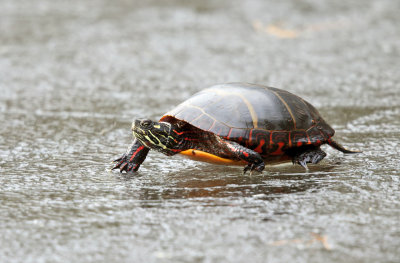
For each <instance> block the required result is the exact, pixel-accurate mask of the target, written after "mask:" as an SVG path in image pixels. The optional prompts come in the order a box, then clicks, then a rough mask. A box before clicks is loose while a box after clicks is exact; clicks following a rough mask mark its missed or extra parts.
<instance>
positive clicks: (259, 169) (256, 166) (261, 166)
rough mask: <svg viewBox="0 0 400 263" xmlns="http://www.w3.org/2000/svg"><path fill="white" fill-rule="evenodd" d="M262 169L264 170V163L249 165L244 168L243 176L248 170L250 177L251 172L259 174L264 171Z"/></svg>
mask: <svg viewBox="0 0 400 263" xmlns="http://www.w3.org/2000/svg"><path fill="white" fill-rule="evenodd" d="M264 168H265V164H264V162H261V163H259V164H255V163H249V164H247V165H246V166H245V167H244V169H243V174H246V173H247V171H249V170H250V175H251V174H252V173H253V171H257V172H259V173H261V172H262V171H263V170H264Z"/></svg>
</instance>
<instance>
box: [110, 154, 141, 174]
mask: <svg viewBox="0 0 400 263" xmlns="http://www.w3.org/2000/svg"><path fill="white" fill-rule="evenodd" d="M113 162H116V163H117V164H115V166H114V167H113V168H111V170H115V169H119V172H120V173H122V172H124V171H125V172H126V173H133V172H136V171H137V170H138V169H139V165H137V164H134V163H130V162H129V160H128V157H127V154H124V155H122V156H121V157H120V158H118V159H116V160H114V161H113Z"/></svg>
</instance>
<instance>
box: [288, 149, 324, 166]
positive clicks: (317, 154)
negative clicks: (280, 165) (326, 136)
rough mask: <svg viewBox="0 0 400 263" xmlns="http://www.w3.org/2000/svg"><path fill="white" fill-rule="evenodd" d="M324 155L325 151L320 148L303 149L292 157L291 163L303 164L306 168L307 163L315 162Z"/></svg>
mask: <svg viewBox="0 0 400 263" xmlns="http://www.w3.org/2000/svg"><path fill="white" fill-rule="evenodd" d="M325 156H326V153H325V152H324V151H322V150H320V149H317V150H310V151H305V152H302V153H301V154H299V155H297V156H295V157H294V158H293V164H296V163H298V164H300V165H301V166H303V167H304V169H306V170H308V167H307V163H313V164H317V163H319V162H320V161H321V160H322V159H324V157H325Z"/></svg>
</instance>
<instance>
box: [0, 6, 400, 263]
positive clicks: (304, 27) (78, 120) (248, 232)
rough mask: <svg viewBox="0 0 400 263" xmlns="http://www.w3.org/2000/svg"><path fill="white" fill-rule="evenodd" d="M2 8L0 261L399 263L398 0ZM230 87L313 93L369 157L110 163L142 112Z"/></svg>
mask: <svg viewBox="0 0 400 263" xmlns="http://www.w3.org/2000/svg"><path fill="white" fill-rule="evenodd" d="M0 5H1V8H0V17H1V18H0V32H1V34H0V92H1V95H0V120H1V126H0V173H1V176H0V187H1V191H0V204H1V206H0V233H1V235H0V258H1V261H2V262H67V261H68V262H399V258H400V223H399V221H400V187H399V185H400V176H399V170H400V162H399V161H400V158H399V138H400V132H399V131H400V86H399V83H400V71H399V68H400V61H399V55H400V34H399V33H400V32H399V24H400V17H399V16H398V10H399V9H400V5H399V2H397V1H391V0H386V1H385V0H381V1H363V0H354V1H342V2H337V1H325V2H323V1H317V0H315V1H312V0H307V1H282V2H278V1H179V0H176V1H169V2H168V3H166V1H147V2H145V3H144V1H136V2H135V1H126V0H119V1H105V0H104V1H101V0H98V1H97V0H91V1H53V0H40V1H39V0H38V1H27V0H21V1H14V0H1V1H0ZM232 81H235V82H237V81H244V82H252V83H260V84H264V85H269V86H275V87H278V88H283V89H286V90H288V91H291V92H293V93H296V94H298V95H300V96H302V97H304V98H305V99H307V100H308V101H309V102H311V103H312V104H313V105H314V106H316V107H317V108H318V109H319V111H320V113H321V115H322V116H323V117H324V118H325V119H326V120H327V121H328V122H329V123H330V124H331V125H332V126H333V127H334V128H335V129H336V131H337V133H336V136H335V138H336V139H337V140H338V141H340V142H342V143H343V144H344V145H346V146H347V147H350V148H358V149H361V150H362V151H363V153H362V154H357V155H343V154H342V153H340V152H337V151H335V150H333V149H331V148H329V147H325V148H324V149H325V150H326V151H327V153H328V156H327V157H326V158H325V159H324V161H323V162H321V164H319V165H316V166H312V167H310V170H309V171H308V172H306V171H304V169H302V168H301V167H300V166H292V165H283V166H273V167H267V168H266V169H265V171H264V172H263V173H262V174H253V175H252V176H243V175H242V173H241V168H237V167H223V166H213V165H210V164H204V163H197V162H194V161H188V160H186V159H182V158H178V157H176V158H175V157H174V158H168V157H165V156H163V155H161V154H159V153H153V152H151V153H150V155H149V156H148V158H147V160H146V162H145V163H144V164H143V166H142V167H141V170H140V172H139V173H138V174H137V175H135V176H126V175H120V174H119V173H117V172H110V171H109V168H110V161H111V160H113V159H115V158H117V157H119V155H120V154H122V153H123V152H124V151H125V149H126V147H127V146H128V145H129V143H130V141H131V140H132V138H131V133H130V124H131V121H132V120H133V119H135V118H137V117H149V118H153V119H157V118H159V117H160V116H161V115H162V114H163V113H164V112H166V111H167V110H169V109H171V108H172V107H173V106H174V105H176V104H178V103H179V102H181V101H182V100H184V99H186V98H188V97H189V96H190V94H192V93H194V92H196V91H198V90H200V89H202V88H205V87H207V86H209V85H212V84H215V83H221V82H232Z"/></svg>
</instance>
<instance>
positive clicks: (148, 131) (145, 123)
mask: <svg viewBox="0 0 400 263" xmlns="http://www.w3.org/2000/svg"><path fill="white" fill-rule="evenodd" d="M172 126H173V124H171V123H168V122H155V121H152V120H148V119H139V120H135V121H134V122H133V123H132V132H133V136H135V137H136V139H137V140H139V141H140V142H141V143H142V144H143V145H144V146H146V147H148V148H151V149H154V150H157V151H159V152H162V153H164V154H166V155H173V154H175V153H177V151H176V150H175V151H174V149H176V148H177V145H178V142H179V141H180V140H179V138H178V134H176V133H174V132H172V130H173V129H174V127H172Z"/></svg>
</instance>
